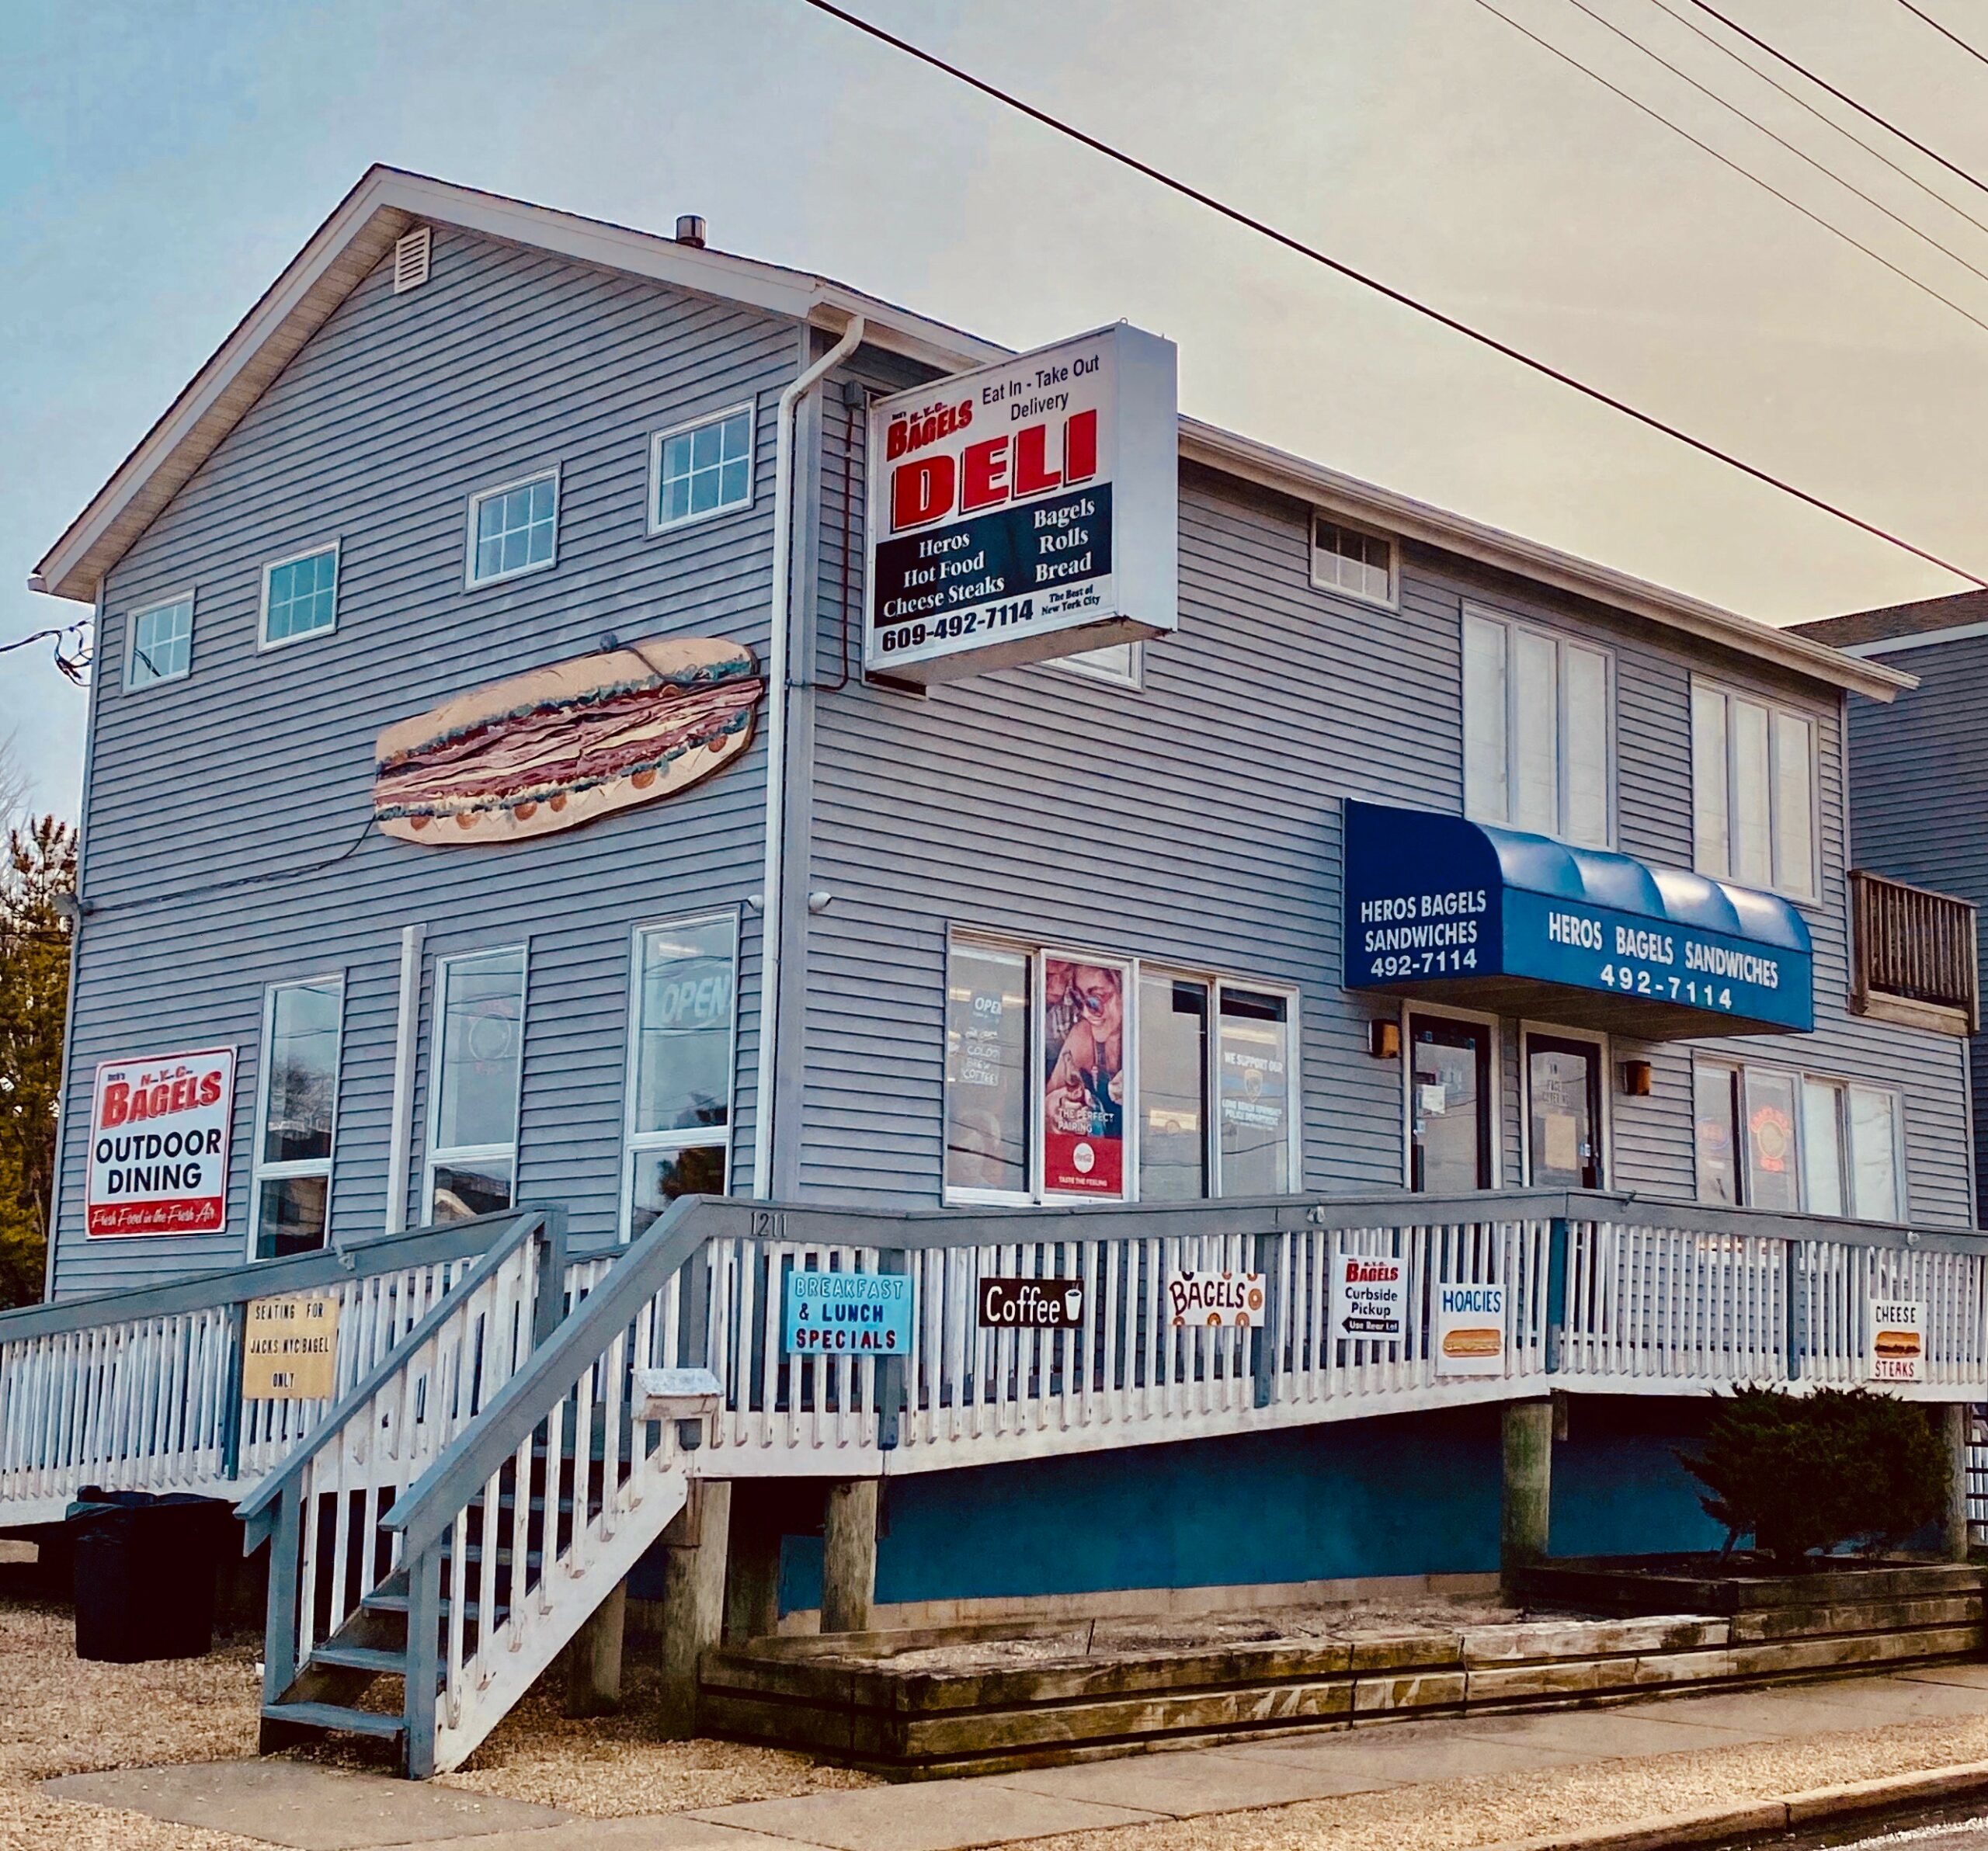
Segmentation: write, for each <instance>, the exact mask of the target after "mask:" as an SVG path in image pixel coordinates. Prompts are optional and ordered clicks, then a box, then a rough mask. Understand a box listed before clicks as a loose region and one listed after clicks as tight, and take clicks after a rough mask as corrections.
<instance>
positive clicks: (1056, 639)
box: [863, 322, 1180, 684]
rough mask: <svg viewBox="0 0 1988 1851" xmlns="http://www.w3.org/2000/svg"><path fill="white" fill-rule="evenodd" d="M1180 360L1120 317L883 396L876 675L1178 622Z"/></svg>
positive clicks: (874, 549) (874, 469) (873, 495)
mask: <svg viewBox="0 0 1988 1851" xmlns="http://www.w3.org/2000/svg"><path fill="white" fill-rule="evenodd" d="M1176 359H1177V356H1176V353H1175V351H1174V347H1173V342H1171V341H1166V340H1163V339H1160V338H1159V336H1158V335H1150V334H1145V333H1142V332H1141V331H1140V330H1139V329H1138V328H1131V327H1128V326H1127V325H1125V324H1124V323H1123V322H1121V323H1119V324H1117V325H1115V326H1114V327H1110V328H1099V329H1097V330H1096V331H1095V332H1093V333H1090V334H1086V335H1079V336H1078V337H1077V338H1076V339H1075V340H1070V341H1061V342H1058V343H1057V344H1056V345H1055V346H1053V347H1041V348H1038V349H1037V350H1036V351H1035V352H1033V353H1024V354H1022V355H1020V356H1018V357H1017V358H1016V359H1010V360H1002V361H999V362H998V363H996V364H995V365H993V366H982V367H980V368H978V369H977V370H975V371H973V372H971V373H954V375H953V376H952V377H950V378H947V379H937V380H933V381H931V382H930V384H927V385H923V386H919V387H916V389H915V390H913V391H909V392H899V393H898V394H895V396H893V397H891V398H881V399H879V400H878V401H877V402H876V403H875V405H873V406H872V407H871V412H870V448H869V452H868V454H869V459H870V465H869V473H870V575H869V580H868V583H869V587H870V591H869V609H868V612H867V623H865V624H864V645H863V665H864V669H865V671H866V672H868V673H869V674H871V675H881V676H883V677H885V679H890V680H895V681H903V682H913V683H918V684H923V683H925V682H941V681H953V680H957V679H958V678H959V677H961V675H980V674H984V673H985V672H986V671H988V670H989V669H999V668H1005V667H1007V666H1009V665H1012V664H1014V663H1017V662H1041V661H1043V660H1044V659H1045V658H1048V657H1051V656H1057V655H1075V654H1076V653H1078V652H1079V651H1083V650H1086V649H1097V648H1102V647H1103V646H1105V645H1106V644H1112V643H1123V642H1128V641H1132V640H1133V639H1135V638H1136V637H1152V636H1159V635H1162V634H1164V633H1166V631H1168V630H1172V629H1173V628H1174V627H1175V626H1176V623H1177V622H1178V616H1177V613H1176V579H1177V578H1178V571H1179V566H1178V558H1177V546H1178V542H1177V538H1176V536H1177V533H1178V528H1179V519H1178V508H1179V500H1180V490H1179V481H1180V461H1179V457H1180V436H1179V430H1178V415H1177V412H1176V371H1177V366H1176Z"/></svg>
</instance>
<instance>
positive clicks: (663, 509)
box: [649, 405, 754, 533]
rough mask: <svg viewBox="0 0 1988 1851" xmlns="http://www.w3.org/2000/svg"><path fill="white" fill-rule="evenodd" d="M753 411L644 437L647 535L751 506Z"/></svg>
mask: <svg viewBox="0 0 1988 1851" xmlns="http://www.w3.org/2000/svg"><path fill="white" fill-rule="evenodd" d="M752 411H753V408H752V406H751V405H734V406H733V407H732V408H731V409H730V410H729V411H725V412H718V413H717V414H715V415H714V416H712V417H709V418H700V419H698V420H697V422H695V423H694V424H679V425H676V426H674V427H673V429H669V430H666V431H658V432H656V433H655V436H652V438H651V439H649V531H650V532H651V533H662V532H664V531H665V530H667V529H669V528H673V527H681V526H686V525H687V524H688V523H690V522H692V521H700V520H708V519H711V516H714V515H718V514H729V513H732V512H734V511H735V509H740V508H749V507H751V506H752V425H753V422H754V421H753V416H752Z"/></svg>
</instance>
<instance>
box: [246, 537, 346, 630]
mask: <svg viewBox="0 0 1988 1851" xmlns="http://www.w3.org/2000/svg"><path fill="white" fill-rule="evenodd" d="M338 616H339V543H338V542H337V541H336V540H333V541H332V543H331V544H330V545H329V546H328V547H314V548H313V549H312V550H311V551H309V552H308V553H295V554H291V555H290V557H289V558H287V559H279V560H276V561H273V562H272V563H271V564H268V565H266V566H264V567H263V568H262V648H265V649H273V648H277V647H279V646H280V644H284V643H296V642H301V641H303V639H304V637H314V636H322V635H325V634H327V633H328V632H329V631H331V630H335V629H336V628H337V627H338Z"/></svg>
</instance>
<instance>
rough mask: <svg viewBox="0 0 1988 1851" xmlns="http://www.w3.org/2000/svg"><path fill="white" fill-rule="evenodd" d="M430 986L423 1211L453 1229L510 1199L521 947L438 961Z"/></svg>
mask: <svg viewBox="0 0 1988 1851" xmlns="http://www.w3.org/2000/svg"><path fill="white" fill-rule="evenodd" d="M435 1019H436V1030H435V1044H436V1051H437V1058H436V1064H435V1072H434V1075H433V1080H432V1083H431V1087H430V1090H431V1092H432V1094H433V1097H432V1099H431V1101H430V1103H429V1137H428V1190H427V1196H428V1204H429V1210H428V1211H429V1217H430V1218H431V1219H433V1220H434V1221H461V1220H464V1219H466V1218H467V1217H469V1216H471V1215H479V1214H495V1213H497V1212H498V1211H499V1210H502V1209H506V1208H509V1207H510V1206H511V1203H512V1200H513V1195H514V1193H515V1191H516V1184H517V1157H518V1086H519V1082H520V1079H521V1078H522V1077H523V1054H524V1026H525V952H524V947H523V946H522V945H513V946H509V947H508V948H507V949H506V950H502V951H482V952H477V953H473V954H471V955H470V956H468V957H447V958H444V959H443V960H442V961H441V964H440V967H438V969H437V971H436V1005H435Z"/></svg>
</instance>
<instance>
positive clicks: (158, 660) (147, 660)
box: [124, 592, 193, 688]
mask: <svg viewBox="0 0 1988 1851" xmlns="http://www.w3.org/2000/svg"><path fill="white" fill-rule="evenodd" d="M129 622H130V626H131V631H130V652H129V659H128V660H127V662H126V664H125V670H124V685H125V686H127V688H148V687H150V686H152V684H153V683H154V682H162V681H180V680H183V679H185V677H186V675H187V673H188V672H189V671H190V670H191V669H192V668H193V593H192V592H188V593H187V594H186V596H184V597H183V598H176V599H173V600H172V602H171V603H167V604H155V605H152V606H150V607H149V608H148V609H144V610H134V611H133V612H132V613H131V615H130V619H129Z"/></svg>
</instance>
